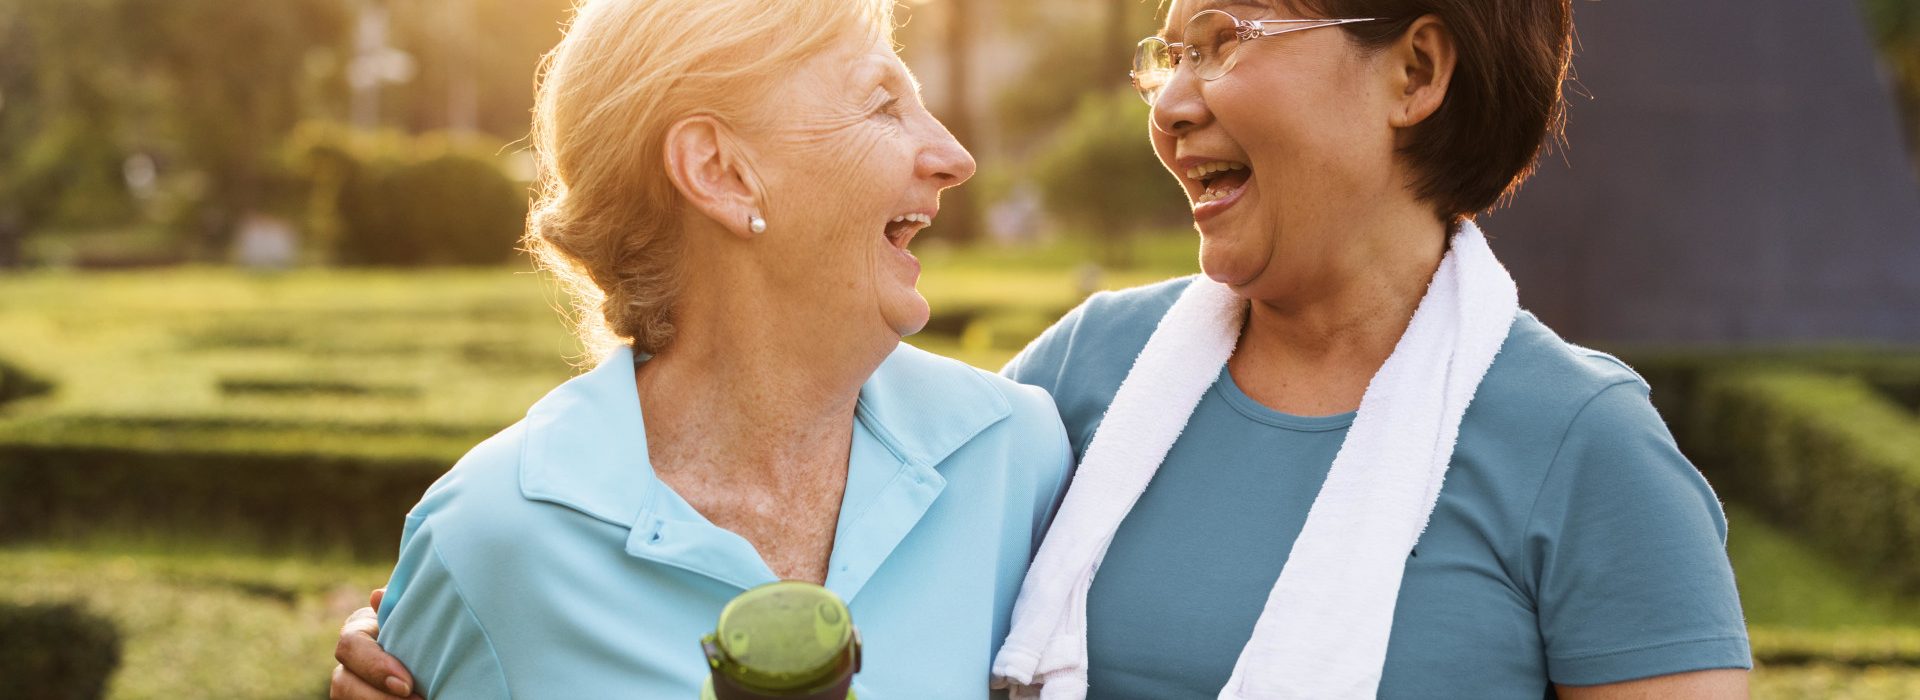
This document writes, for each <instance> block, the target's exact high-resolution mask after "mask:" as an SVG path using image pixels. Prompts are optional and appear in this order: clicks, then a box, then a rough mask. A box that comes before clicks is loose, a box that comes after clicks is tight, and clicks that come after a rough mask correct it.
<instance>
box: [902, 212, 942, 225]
mask: <svg viewBox="0 0 1920 700" xmlns="http://www.w3.org/2000/svg"><path fill="white" fill-rule="evenodd" d="M902 221H912V222H914V223H920V224H927V225H932V224H933V217H931V216H927V215H926V214H901V215H899V216H896V217H893V223H896V224H897V223H900V222H902Z"/></svg>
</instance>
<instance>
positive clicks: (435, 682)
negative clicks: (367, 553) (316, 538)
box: [380, 515, 511, 699]
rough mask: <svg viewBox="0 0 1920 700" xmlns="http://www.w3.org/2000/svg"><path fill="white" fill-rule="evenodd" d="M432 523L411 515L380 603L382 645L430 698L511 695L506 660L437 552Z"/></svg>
mask: <svg viewBox="0 0 1920 700" xmlns="http://www.w3.org/2000/svg"><path fill="white" fill-rule="evenodd" d="M426 520H427V519H426V518H424V517H421V516H418V515H410V516H408V517H407V522H406V527H405V529H404V531H403V532H402V534H401V537H400V558H399V561H398V562H396V563H395V565H394V568H393V577H392V578H391V579H390V580H388V582H387V593H386V597H385V598H383V599H382V600H381V601H380V646H381V647H382V648H384V649H386V650H387V653H389V654H392V655H394V656H395V657H396V658H398V659H400V662H401V663H403V664H405V665H406V667H407V670H408V671H409V672H411V673H412V674H413V678H414V684H415V685H416V686H417V687H418V688H419V692H420V694H421V695H422V696H424V697H427V698H436V699H437V698H481V699H485V698H507V697H510V695H511V694H510V693H509V692H508V690H507V680H506V673H505V670H504V669H503V668H502V666H501V665H500V657H499V655H498V654H496V653H495V651H494V648H493V643H492V641H491V640H490V639H488V637H487V633H486V630H485V629H484V628H482V627H481V625H480V620H479V618H478V617H476V616H475V615H474V613H473V608H472V607H471V606H469V605H468V604H467V601H466V599H465V598H463V597H462V595H461V593H460V587H459V585H458V584H457V583H456V582H455V581H454V578H453V573H452V572H451V571H450V570H449V569H448V567H447V565H446V562H445V561H443V560H442V559H441V558H440V555H439V552H438V551H436V550H435V549H434V544H433V532H432V528H431V527H430V526H429V525H428V524H427V522H426Z"/></svg>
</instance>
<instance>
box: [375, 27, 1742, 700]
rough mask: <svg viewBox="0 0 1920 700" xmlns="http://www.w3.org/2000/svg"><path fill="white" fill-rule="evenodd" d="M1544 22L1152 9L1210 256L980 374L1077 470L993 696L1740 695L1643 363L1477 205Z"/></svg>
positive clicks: (1691, 476)
mask: <svg viewBox="0 0 1920 700" xmlns="http://www.w3.org/2000/svg"><path fill="white" fill-rule="evenodd" d="M1570 12H1571V9H1570V7H1569V3H1568V2H1567V0H1530V1H1529V0H1176V2H1174V3H1172V5H1171V7H1170V8H1169V10H1168V16H1167V21H1166V25H1165V29H1164V30H1163V31H1162V32H1161V34H1160V35H1159V36H1156V37H1149V38H1148V39H1146V40H1144V41H1142V42H1141V44H1140V49H1139V51H1138V53H1137V55H1136V59H1135V66H1134V81H1135V85H1136V87H1137V88H1138V89H1139V91H1140V94H1141V96H1142V97H1143V98H1144V99H1146V100H1147V101H1148V102H1149V103H1151V104H1152V105H1153V111H1152V119H1151V125H1150V134H1151V138H1152V143H1153V147H1154V149H1155V151H1156V152H1157V153H1158V155H1159V157H1160V159H1161V161H1162V163H1164V164H1165V165H1166V167H1167V169H1168V170H1169V171H1171V172H1172V174H1173V175H1174V176H1175V177H1176V179H1177V180H1179V182H1180V183H1181V185H1182V186H1183V187H1184V188H1185V191H1186V193H1187V195H1188V197H1189V199H1190V200H1191V201H1192V203H1193V215H1194V220H1195V224H1196V228H1197V229H1198V232H1199V235H1200V251H1199V253H1200V263H1201V269H1202V271H1203V274H1202V275H1199V276H1195V277H1189V278H1183V279H1177V280H1171V281H1168V282H1165V283H1161V284H1157V285H1152V286H1148V287H1143V288H1138V289H1132V290H1126V291H1120V292H1113V293H1102V294H1097V295H1095V296H1094V297H1092V298H1091V299H1089V300H1088V301H1087V302H1086V303H1085V304H1083V305H1081V306H1080V307H1079V308H1077V309H1075V310H1074V311H1073V312H1071V313H1070V314H1068V315H1067V317H1066V318H1064V319H1062V320H1061V321H1060V322H1059V323H1057V324H1055V325H1054V326H1053V327H1052V328H1050V329H1049V330H1048V331H1047V332H1046V333H1045V334H1044V335H1042V336H1041V337H1040V338H1039V339H1038V340H1036V341H1034V342H1033V343H1032V344H1031V345H1029V346H1028V347H1027V348H1026V350H1024V351H1023V352H1022V353H1021V354H1020V355H1019V356H1018V357H1016V358H1015V359H1014V360H1013V361H1012V362H1011V363H1010V364H1009V365H1008V366H1007V368H1006V369H1005V370H1003V374H1005V375H1007V376H1009V377H1011V378H1013V379H1015V380H1017V381H1019V382H1022V383H1025V384H1031V385H1035V386H1039V387H1042V388H1044V389H1046V390H1047V391H1048V392H1049V393H1050V394H1051V395H1052V396H1053V398H1054V399H1055V401H1056V403H1057V404H1058V406H1059V409H1060V411H1061V413H1062V419H1063V421H1064V423H1065V425H1066V428H1067V433H1068V439H1069V441H1070V443H1071V446H1072V451H1073V456H1074V458H1075V460H1076V461H1077V462H1078V464H1079V465H1080V466H1079V468H1078V470H1077V472H1076V473H1075V475H1074V478H1073V482H1072V484H1071V486H1070V487H1069V490H1068V494H1067V495H1066V497H1065V499H1064V501H1063V503H1062V504H1061V506H1060V509H1059V511H1058V512H1057V513H1056V514H1055V515H1054V521H1053V524H1052V526H1051V528H1050V529H1049V530H1048V532H1047V535H1046V539H1045V540H1044V542H1043V543H1042V545H1041V547H1040V550H1039V553H1038V554H1037V556H1036V558H1035V560H1034V562H1033V565H1032V567H1031V568H1030V569H1029V570H1028V572H1027V577H1026V580H1025V582H1024V584H1023V586H1022V588H1021V591H1020V598H1019V601H1018V602H1017V603H1016V605H1015V608H1014V613H1013V621H1012V625H1011V630H1010V631H1009V633H1008V636H1007V638H1006V642H1005V644H1004V645H1003V646H1002V647H1001V649H1000V650H999V652H998V654H997V657H996V659H995V662H994V668H993V676H994V679H993V680H994V684H995V685H996V686H998V687H1003V688H1007V689H1009V690H1010V692H1011V694H1012V696H1013V697H1016V698H1019V697H1042V698H1048V699H1056V698H1081V697H1093V698H1102V699H1106V700H1118V699H1125V698H1153V699H1156V700H1157V699H1165V698H1213V697H1218V698H1366V697H1391V698H1475V699H1480V698H1538V697H1543V696H1544V697H1552V696H1555V695H1558V696H1560V697H1569V698H1626V697H1635V698H1639V697H1688V698H1695V697H1706V698H1722V697H1744V696H1745V693H1746V674H1745V671H1744V670H1743V669H1747V668H1750V666H1751V662H1750V655H1749V650H1748V645H1747V638H1746V632H1745V626H1744V623H1743V619H1742V615H1741V610H1740V603H1739V599H1738V594H1737V592H1736V590H1735V588H1734V583H1733V572H1732V569H1731V567H1730V565H1729V563H1728V561H1727V557H1726V551H1725V538H1726V524H1725V519H1724V516H1723V514H1722V513H1721V510H1720V506H1719V502H1718V500H1717V499H1716V498H1715V496H1714V494H1713V492H1712V490H1711V489H1710V488H1709V487H1708V485H1707V483H1706V482H1705V481H1704V480H1703V479H1702V478H1701V476H1700V474H1699V473H1698V472H1697V471H1696V470H1695V469H1694V468H1693V467H1692V465H1690V464H1689V463H1688V462H1687V460H1686V458H1685V457H1683V456H1682V455H1681V454H1680V452H1679V450H1678V449H1677V448H1676V447H1675V445H1674V441H1673V438H1672V436H1671V435H1670V434H1669V433H1668V431H1667V429H1666V427H1665V425H1664V424H1663V422H1662V421H1661V418H1660V416H1659V415H1658V414H1657V413H1656V412H1655V411H1654V409H1653V406H1652V405H1651V404H1650V403H1649V401H1648V398H1647V396H1648V387H1647V385H1646V383H1645V382H1644V381H1642V380H1641V378H1640V377H1639V376H1638V375H1637V374H1635V373H1634V372H1633V371H1632V370H1631V369H1630V368H1628V367H1627V366H1626V365H1624V364H1622V363H1621V362H1619V361H1618V360H1616V359H1614V358H1612V357H1610V356H1607V355H1605V354H1602V353H1599V352H1594V351H1591V350H1587V349H1584V348H1580V347H1578V346H1575V345H1572V344H1570V343H1568V342H1566V341H1564V340H1562V339H1561V338H1559V337H1558V336H1557V335H1555V334H1554V333H1553V332H1552V331H1551V330H1549V329H1548V328H1546V327H1545V326H1544V325H1542V324H1541V323H1540V321H1539V320H1537V319H1536V318H1534V317H1533V316H1532V315H1531V314H1529V313H1527V312H1526V311H1524V310H1522V309H1521V308H1520V307H1519V298H1518V290H1517V289H1515V287H1514V284H1513V280H1512V278H1511V277H1510V276H1508V275H1507V273H1506V271H1505V269H1504V268H1502V267H1501V266H1500V264H1499V262H1498V261H1497V260H1496V259H1495V258H1494V256H1493V254H1492V251H1491V249H1490V248H1489V247H1488V245H1487V242H1486V239H1485V237H1484V236H1483V235H1482V233H1481V231H1480V230H1479V228H1478V227H1477V226H1476V225H1475V223H1474V220H1473V217H1474V216H1475V215H1477V214H1479V213H1481V212H1483V211H1485V210H1487V209H1489V208H1491V207H1493V206H1494V205H1495V204H1496V203H1498V202H1499V201H1500V200H1501V199H1502V198H1503V197H1507V196H1511V195H1512V193H1513V192H1514V191H1515V189H1516V188H1517V187H1518V186H1519V184H1520V182H1521V181H1522V180H1524V179H1525V177H1526V176H1527V174H1528V173H1529V172H1530V170H1531V168H1532V166H1533V163H1534V161H1535V159H1536V158H1537V157H1538V154H1539V153H1540V151H1541V149H1542V147H1543V144H1545V143H1546V141H1547V139H1549V138H1552V137H1554V136H1555V135H1556V134H1557V132H1558V125H1559V122H1560V119H1561V81H1562V80H1563V78H1564V77H1565V74H1566V70H1567V64H1568V61H1569V57H1570V55H1571V37H1572V19H1571V15H1570ZM1309 30H1319V31H1309ZM1515 235H1524V233H1521V232H1515ZM368 632H370V630H369V629H367V627H366V626H362V627H361V628H359V629H355V630H351V631H349V632H348V633H345V634H343V637H342V639H343V648H345V649H361V650H363V649H366V648H367V647H370V646H371V642H370V641H369V640H368V636H370V635H369V634H367V633H368ZM359 654H360V652H357V651H356V652H354V653H352V654H349V655H348V657H349V658H353V659H354V660H355V662H354V663H349V666H351V667H354V668H353V669H352V670H354V671H355V672H356V673H359V674H360V675H362V676H365V677H374V676H373V675H371V674H373V673H376V672H377V669H379V668H383V667H381V666H379V665H377V664H380V663H387V662H386V661H385V660H381V659H373V660H367V661H361V660H360V659H361V657H360V656H359ZM984 692H985V689H984V688H971V687H970V688H953V687H928V688H926V692H924V693H921V694H919V695H917V696H916V697H979V696H981V695H983V694H984Z"/></svg>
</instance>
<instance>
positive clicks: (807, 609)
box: [700, 581, 860, 696]
mask: <svg viewBox="0 0 1920 700" xmlns="http://www.w3.org/2000/svg"><path fill="white" fill-rule="evenodd" d="M700 641H701V646H702V647H703V648H704V649H705V651H706V654H707V663H708V665H710V666H711V667H712V668H713V670H714V672H715V675H716V676H724V677H725V678H727V679H728V680H731V681H733V683H735V684H738V685H739V686H741V688H742V689H746V690H750V691H754V692H764V693H773V694H780V695H796V696H800V695H805V694H807V693H810V692H813V691H817V690H822V689H827V688H831V687H834V686H836V685H839V684H841V683H842V682H844V681H846V680H847V679H849V678H851V677H852V676H853V674H854V673H856V672H858V671H859V670H860V636H859V633H858V632H857V631H855V629H854V627H853V614H852V613H851V612H850V611H848V610H847V605H846V603H843V602H841V601H840V596H837V595H834V594H833V592H832V591H829V590H827V589H825V588H822V587H820V586H817V585H814V584H811V583H806V582H804V581H779V582H775V583H769V584H766V585H763V586H758V587H755V588H753V589H751V590H748V591H747V592H745V593H741V594H740V595H739V596H738V597H736V598H734V599H733V601H732V602H729V603H727V607H726V608H724V609H722V610H721V611H720V624H719V626H718V627H717V628H716V629H715V630H714V632H713V633H712V634H709V635H707V636H706V637H705V638H703V639H701V640H700Z"/></svg>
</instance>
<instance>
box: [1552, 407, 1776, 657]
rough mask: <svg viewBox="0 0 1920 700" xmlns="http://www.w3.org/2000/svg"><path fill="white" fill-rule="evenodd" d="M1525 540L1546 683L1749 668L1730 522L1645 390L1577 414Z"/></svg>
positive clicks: (1749, 654)
mask: <svg viewBox="0 0 1920 700" xmlns="http://www.w3.org/2000/svg"><path fill="white" fill-rule="evenodd" d="M1524 537H1525V540H1524V544H1523V546H1524V548H1525V552H1524V556H1525V557H1526V558H1527V560H1528V562H1529V566H1530V571H1531V575H1530V577H1531V579H1532V580H1531V583H1532V584H1533V589H1534V590H1533V591H1531V592H1532V594H1533V596H1534V599H1535V601H1536V604H1537V606H1538V611H1539V623H1540V634H1541V638H1542V639H1543V640H1544V643H1545V646H1546V654H1547V670H1548V676H1549V677H1550V678H1551V679H1552V681H1553V682H1554V683H1557V684H1562V685H1599V684H1604V683H1616V682H1622V681H1628V680H1636V679H1641V678H1650V677H1653V676H1662V675H1667V674H1673V673H1682V672H1687V671H1701V670H1708V669H1719V668H1751V667H1752V658H1751V653H1750V650H1749V648H1748V645H1747V635H1746V624H1745V621H1744V619H1743V617H1742V614H1741V611H1740V597H1739V593H1738V592H1737V591H1736V590H1735V588H1734V581H1733V568H1732V566H1731V565H1730V564H1729V563H1728V560H1727V550H1726V539H1727V523H1726V516H1725V515H1724V514H1723V513H1722V512H1721V508H1720V502H1719V500H1718V499H1717V498H1715V496H1714V494H1713V490H1712V489H1711V488H1710V487H1709V486H1708V485H1707V482H1706V480H1705V479H1704V478H1702V477H1701V476H1700V472H1699V471H1698V470H1696V469H1694V467H1693V465H1692V464H1691V463H1689V462H1688V461H1687V459H1686V457H1684V456H1682V455H1681V454H1680V451H1679V449H1678V448H1677V447H1676V446H1675V444H1674V441H1673V436H1672V435H1671V434H1670V433H1669V432H1668V431H1667V428H1666V424H1665V423H1664V422H1663V421H1661V419H1660V415H1659V413H1658V412H1656V411H1655V410H1654V408H1653V405H1652V403H1650V402H1649V401H1648V398H1647V389H1646V385H1645V384H1643V383H1641V382H1639V381H1626V382H1621V383H1618V384H1615V385H1613V386H1610V387H1608V388H1606V389H1604V390H1602V391H1601V392H1599V393H1598V394H1596V395H1595V396H1594V397H1593V398H1592V399H1590V400H1589V401H1588V402H1587V404H1586V406H1585V407H1584V408H1582V409H1581V411H1580V412H1579V414H1578V415H1576V416H1575V417H1574V419H1573V422H1572V424H1571V425H1569V426H1568V428H1567V432H1566V435H1565V437H1564V438H1563V440H1562V441H1561V444H1560V448H1559V452H1558V453H1557V454H1556V455H1555V457H1554V459H1553V463H1552V466H1551V467H1550V469H1549V472H1548V474H1547V477H1546V479H1545V481H1544V482H1543V485H1542V486H1541V490H1540V493H1539V495H1538V497H1537V499H1536V500H1535V502H1534V506H1533V512H1532V514H1531V515H1530V516H1529V519H1528V524H1527V527H1526V530H1525V534H1524Z"/></svg>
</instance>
